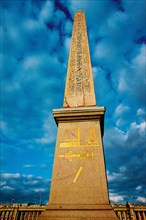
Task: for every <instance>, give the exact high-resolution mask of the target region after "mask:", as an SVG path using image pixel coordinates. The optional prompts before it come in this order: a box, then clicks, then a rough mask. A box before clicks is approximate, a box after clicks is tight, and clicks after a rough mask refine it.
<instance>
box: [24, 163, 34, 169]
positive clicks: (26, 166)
mask: <svg viewBox="0 0 146 220" xmlns="http://www.w3.org/2000/svg"><path fill="white" fill-rule="evenodd" d="M23 167H25V168H31V167H35V165H34V164H24V165H23Z"/></svg>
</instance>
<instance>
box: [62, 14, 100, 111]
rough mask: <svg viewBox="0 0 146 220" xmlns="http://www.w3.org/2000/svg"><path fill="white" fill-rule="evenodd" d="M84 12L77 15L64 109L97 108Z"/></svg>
mask: <svg viewBox="0 0 146 220" xmlns="http://www.w3.org/2000/svg"><path fill="white" fill-rule="evenodd" d="M95 105H96V100H95V93H94V86H93V76H92V68H91V61H90V52H89V46H88V37H87V31H86V22H85V16H84V12H82V11H79V12H77V13H76V14H75V19H74V26H73V33H72V40H71V46H70V54H69V62H68V71H67V80H66V88H65V95H64V105H63V107H85V106H95Z"/></svg>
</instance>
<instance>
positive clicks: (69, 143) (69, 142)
mask: <svg viewBox="0 0 146 220" xmlns="http://www.w3.org/2000/svg"><path fill="white" fill-rule="evenodd" d="M66 133H70V134H71V135H72V136H74V138H69V139H66V140H64V141H61V142H60V145H59V146H60V147H61V148H69V147H93V146H99V143H98V139H97V135H96V130H95V128H89V130H88V141H87V142H86V144H81V130H80V128H77V132H76V133H77V134H74V133H73V132H72V131H69V130H67V131H66Z"/></svg>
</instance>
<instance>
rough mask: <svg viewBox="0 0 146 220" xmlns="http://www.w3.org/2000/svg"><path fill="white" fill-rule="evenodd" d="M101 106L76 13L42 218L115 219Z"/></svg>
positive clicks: (83, 27) (83, 25)
mask: <svg viewBox="0 0 146 220" xmlns="http://www.w3.org/2000/svg"><path fill="white" fill-rule="evenodd" d="M104 112H105V108H104V107H97V106H96V100H95V93H94V85H93V76H92V68H91V62H90V53H89V47H88V38H87V32H86V23H85V17H84V12H82V11H79V12H76V13H75V19H74V26H73V33H72V40H71V47H70V55H69V63H68V72H67V80H66V88H65V95H64V105H63V108H61V109H55V110H53V115H54V118H55V120H56V123H57V125H58V134H57V141H56V151H55V158H54V167H53V176H52V182H51V189H50V199H49V204H48V207H47V209H46V211H44V213H43V214H42V215H41V217H40V218H39V219H40V220H81V219H83V220H93V219H94V220H95V219H97V220H116V219H118V218H117V217H116V215H115V213H114V211H113V210H112V208H111V206H110V204H109V198H108V188H107V177H106V171H105V161H104V153H103V145H102V136H103V127H104Z"/></svg>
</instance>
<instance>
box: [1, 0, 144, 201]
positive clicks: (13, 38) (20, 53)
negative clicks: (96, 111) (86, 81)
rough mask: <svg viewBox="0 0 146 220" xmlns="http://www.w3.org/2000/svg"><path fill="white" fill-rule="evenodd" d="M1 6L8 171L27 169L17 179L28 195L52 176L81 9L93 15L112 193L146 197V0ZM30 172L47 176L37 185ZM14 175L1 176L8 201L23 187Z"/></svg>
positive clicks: (97, 89)
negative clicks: (55, 112)
mask: <svg viewBox="0 0 146 220" xmlns="http://www.w3.org/2000/svg"><path fill="white" fill-rule="evenodd" d="M68 3H69V4H68ZM1 9H2V10H1V11H2V26H1V33H2V39H3V40H2V53H1V59H2V81H1V88H2V97H1V99H2V101H1V104H2V111H1V131H2V136H1V143H2V150H1V153H2V156H1V158H2V173H3V174H5V173H7V177H8V175H9V174H10V173H18V174H19V173H23V174H19V175H18V176H19V178H18V179H17V181H18V182H21V183H22V182H23V184H22V188H19V187H18V191H19V195H20V197H21V198H22V202H25V201H26V202H27V201H28V198H30V196H31V195H32V193H33V192H34V190H35V189H39V187H40V189H41V186H40V185H39V183H40V182H41V183H43V182H44V181H45V179H43V178H48V176H49V178H51V172H52V164H53V154H54V149H55V139H56V130H57V128H56V124H55V122H54V119H53V116H52V109H53V108H61V107H62V103H63V93H64V86H65V77H66V71H67V61H68V53H69V44H70V39H71V32H72V24H73V16H74V12H75V11H77V10H83V11H84V12H85V16H86V21H87V29H88V36H89V46H90V52H91V62H92V66H93V76H94V84H95V93H96V98H97V104H98V106H106V114H105V132H104V133H105V134H104V146H105V156H106V164H107V170H108V179H109V189H110V198H111V200H112V201H114V202H125V201H128V200H131V201H133V202H145V200H144V179H145V171H144V166H145V161H144V156H143V152H144V151H145V143H144V142H145V137H144V131H145V110H144V109H145V88H146V85H145V84H146V81H145V50H146V45H145V38H146V37H145V28H144V25H145V22H144V21H145V20H146V18H145V10H144V9H145V1H143V0H141V1H125V0H123V1H120V0H107V1H94V0H93V1H87V0H84V1H83V0H82V1H80V0H78V1H75V0H70V2H68V1H65V0H64V1H61V0H60V1H57V0H56V1H16V2H15V4H14V3H13V2H12V1H3V2H2V4H1ZM22 15H23V16H22ZM32 155H33V157H32ZM9 158H12V160H10V159H9ZM30 173H32V174H33V175H32V177H31V178H30V182H31V181H32V182H33V181H37V178H38V177H37V175H42V177H43V178H42V179H40V180H38V182H39V183H38V185H37V187H36V186H35V187H36V188H35V187H34V188H32V187H31V184H28V186H27V187H25V186H26V185H27V184H26V185H25V186H24V182H26V180H27V178H28V174H30ZM135 173H136V174H137V176H136V177H135ZM24 174H25V175H24ZM13 175H15V174H13ZM13 175H11V178H6V176H3V177H2V178H3V182H6V184H4V185H3V186H5V188H3V189H4V192H5V195H7V196H6V197H5V198H8V199H7V200H6V201H10V198H11V197H12V195H14V194H13V193H14V192H15V190H16V189H17V187H16V186H17V183H18V182H16V180H15V179H14V176H13ZM35 176H36V177H35ZM10 179H12V180H13V181H12V182H11V181H10ZM43 184H44V183H43ZM45 186H46V185H45ZM11 190H12V191H11ZM23 190H24V192H26V190H28V192H27V193H26V196H25V193H24V192H23ZM46 191H47V192H48V188H47V186H46V188H44V192H46ZM39 195H40V194H39V191H38V194H37V192H36V193H35V196H36V197H35V199H34V200H35V201H36V202H38V197H39ZM23 198H24V199H23ZM43 200H44V201H45V202H46V201H47V200H46V197H45V199H43ZM17 201H18V200H17ZM19 201H20V200H19Z"/></svg>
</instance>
